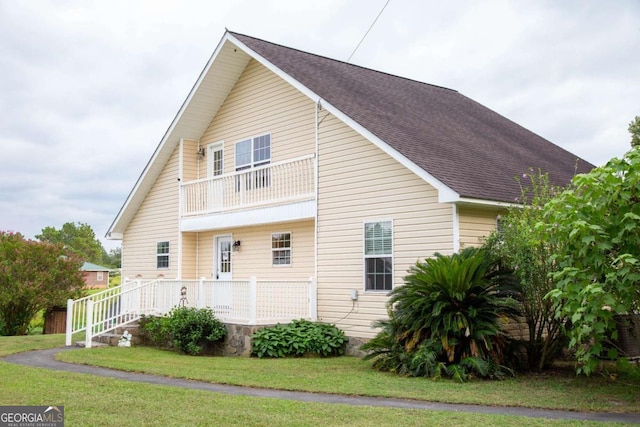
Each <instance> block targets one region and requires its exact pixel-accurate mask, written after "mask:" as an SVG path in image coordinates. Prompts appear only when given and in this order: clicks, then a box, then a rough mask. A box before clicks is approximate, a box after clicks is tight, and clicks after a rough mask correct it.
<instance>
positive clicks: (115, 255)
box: [102, 247, 122, 268]
mask: <svg viewBox="0 0 640 427" xmlns="http://www.w3.org/2000/svg"><path fill="white" fill-rule="evenodd" d="M102 264H103V265H105V266H110V267H115V268H120V267H122V248H121V247H117V248H114V249H111V250H110V251H109V253H108V254H107V253H105V256H104V258H103V261H102Z"/></svg>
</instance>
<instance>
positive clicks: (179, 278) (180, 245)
mask: <svg viewBox="0 0 640 427" xmlns="http://www.w3.org/2000/svg"><path fill="white" fill-rule="evenodd" d="M183 163H184V139H183V138H180V155H179V156H178V277H177V279H178V280H182V231H181V227H180V223H181V220H182V171H183V166H184V164H183Z"/></svg>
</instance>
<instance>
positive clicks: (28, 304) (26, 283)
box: [0, 232, 84, 335]
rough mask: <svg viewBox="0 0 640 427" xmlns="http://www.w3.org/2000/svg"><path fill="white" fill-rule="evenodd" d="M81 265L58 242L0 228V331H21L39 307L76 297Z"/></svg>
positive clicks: (79, 288)
mask: <svg viewBox="0 0 640 427" xmlns="http://www.w3.org/2000/svg"><path fill="white" fill-rule="evenodd" d="M81 265H82V260H80V259H79V258H78V257H77V256H75V255H73V254H69V253H68V252H67V251H65V249H64V248H63V247H62V245H56V244H51V243H47V242H37V241H34V240H26V239H25V238H24V237H23V236H22V235H21V234H19V233H17V234H14V233H5V232H0V334H2V335H24V334H26V333H28V331H29V323H30V322H31V319H33V317H34V316H35V315H36V314H37V313H38V312H39V311H40V310H44V309H47V308H50V307H54V306H60V305H62V306H64V305H65V304H66V300H67V299H68V298H77V297H79V296H80V293H81V291H82V288H83V286H84V280H83V277H82V273H81V272H80V266H81Z"/></svg>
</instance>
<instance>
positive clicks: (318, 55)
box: [227, 30, 460, 93]
mask: <svg viewBox="0 0 640 427" xmlns="http://www.w3.org/2000/svg"><path fill="white" fill-rule="evenodd" d="M227 32H228V33H229V34H231V35H233V36H242V37H247V38H250V39H253V40H257V41H260V42H263V43H268V44H270V45H273V46H278V47H280V48H283V49H288V50H293V51H296V52H300V53H304V54H306V55H311V56H315V57H316V58H322V59H325V60H328V61H332V62H337V63H341V64H344V65H348V66H351V67H356V68H360V69H361V70H366V71H371V72H374V73H377V74H383V75H385V76H389V77H393V78H397V79H402V80H406V81H409V82H414V83H418V84H421V85H426V86H431V87H434V88H437V89H444V90H448V91H451V92H455V93H460V92H458V91H457V90H456V89H451V88H448V87H445V86H440V85H436V84H433V83H426V82H421V81H420V80H416V79H412V78H409V77H404V76H399V75H396V74H391V73H388V72H386V71H380V70H376V69H373V68H369V67H364V66H362V65H358V64H352V63H350V62H346V61H341V60H339V59H335V58H330V57H328V56H325V55H320V54H317V53H313V52H307V51H305V50H301V49H297V48H295V47H290V46H285V45H282V44H279V43H274V42H271V41H268V40H264V39H261V38H258V37H254V36H249V35H247V34H243V33H238V32H235V31H231V30H227Z"/></svg>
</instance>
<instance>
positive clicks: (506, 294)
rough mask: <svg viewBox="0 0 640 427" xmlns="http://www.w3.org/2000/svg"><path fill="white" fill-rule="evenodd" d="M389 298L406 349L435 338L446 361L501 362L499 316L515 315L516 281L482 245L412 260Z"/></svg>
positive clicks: (409, 350) (411, 348)
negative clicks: (403, 277) (412, 264)
mask: <svg viewBox="0 0 640 427" xmlns="http://www.w3.org/2000/svg"><path fill="white" fill-rule="evenodd" d="M404 280H405V284H404V286H400V287H398V288H396V289H395V290H394V291H392V293H391V298H390V300H389V304H390V305H391V307H392V309H393V311H394V317H395V320H396V321H397V322H398V324H399V326H400V328H399V329H401V330H402V332H401V336H400V337H398V338H399V340H400V342H401V343H402V344H403V345H404V347H405V348H406V350H407V351H408V352H412V351H413V350H414V349H416V348H417V347H418V346H419V345H421V343H423V342H424V341H425V340H427V339H431V340H434V341H439V342H440V343H441V344H442V349H443V351H444V352H445V353H446V359H447V360H446V362H448V363H456V364H457V363H459V362H460V361H461V360H462V359H464V358H465V357H480V358H482V359H487V358H491V359H493V360H494V361H495V362H501V359H502V358H501V353H502V352H501V350H502V348H501V347H502V346H501V342H502V339H501V338H502V334H501V332H500V319H501V318H502V317H513V316H515V315H517V309H516V304H515V300H514V299H513V298H512V297H513V296H514V293H515V289H516V288H515V287H514V286H513V285H514V281H513V279H512V277H511V275H509V274H507V273H506V272H505V271H501V270H499V269H498V268H497V267H496V264H495V263H494V262H492V260H490V259H489V258H488V257H487V254H486V252H485V251H484V250H482V249H477V248H467V249H464V250H463V251H461V252H460V253H457V254H453V255H451V256H443V255H441V254H435V257H434V258H431V259H427V260H425V261H424V262H422V263H420V262H418V263H416V265H415V266H413V267H412V268H411V269H410V270H409V275H407V276H406V277H405V279H404Z"/></svg>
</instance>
